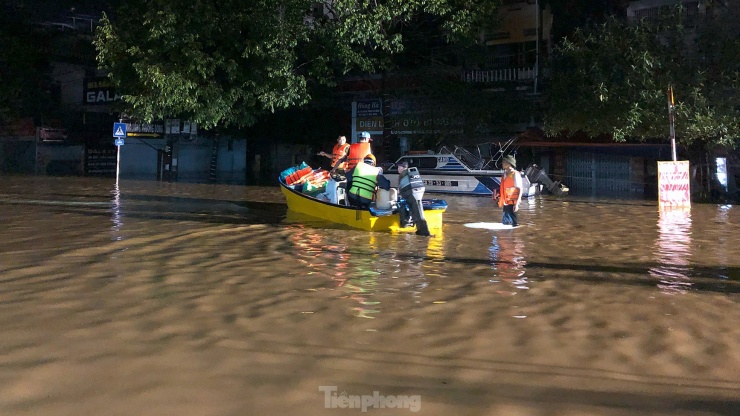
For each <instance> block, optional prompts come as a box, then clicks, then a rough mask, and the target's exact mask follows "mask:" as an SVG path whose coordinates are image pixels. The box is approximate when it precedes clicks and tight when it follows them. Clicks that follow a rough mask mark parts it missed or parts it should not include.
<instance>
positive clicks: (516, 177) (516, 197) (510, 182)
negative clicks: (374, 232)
mask: <svg viewBox="0 0 740 416" xmlns="http://www.w3.org/2000/svg"><path fill="white" fill-rule="evenodd" d="M501 164H502V166H503V168H504V175H503V176H502V177H501V186H500V188H499V193H498V206H499V207H501V208H503V217H502V219H501V222H502V223H503V224H510V225H512V226H514V227H516V226H518V225H519V219H518V218H517V214H516V213H517V211H519V204H520V203H521V202H522V175H521V174H520V173H519V172H518V171H517V170H516V159H515V158H514V156H512V155H506V156H504V159H503V161H502V163H501Z"/></svg>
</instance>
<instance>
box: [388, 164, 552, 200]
mask: <svg viewBox="0 0 740 416" xmlns="http://www.w3.org/2000/svg"><path fill="white" fill-rule="evenodd" d="M419 173H420V174H421V177H422V180H423V181H424V187H425V188H426V191H427V192H433V193H440V194H459V195H481V196H491V195H493V191H492V189H498V187H499V184H500V183H501V182H500V181H501V175H502V171H490V170H488V171H479V172H475V171H466V172H454V173H452V172H444V171H438V170H434V169H425V170H421V169H420V170H419ZM383 176H385V177H386V178H388V180H390V182H391V186H393V187H397V186H398V174H397V173H396V174H394V173H391V172H386V173H384V174H383ZM526 185H529V182H528V181H527V183H526V184H525V189H524V193H523V194H522V196H523V197H530V196H535V195H536V194H537V193H538V187H539V186H538V185H537V184H534V185H529V186H526Z"/></svg>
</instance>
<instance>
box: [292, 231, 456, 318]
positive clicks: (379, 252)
mask: <svg viewBox="0 0 740 416" xmlns="http://www.w3.org/2000/svg"><path fill="white" fill-rule="evenodd" d="M288 240H289V241H290V242H291V243H292V244H293V245H294V246H295V249H294V250H292V252H293V253H295V254H294V255H295V259H296V260H297V261H298V262H300V263H301V264H302V265H303V269H305V270H306V271H307V273H306V274H307V275H323V276H327V277H328V278H329V279H331V280H332V281H334V282H335V285H336V288H338V289H340V290H342V291H343V293H344V295H343V297H344V298H346V299H350V300H352V301H353V304H354V306H352V307H351V310H352V314H353V315H354V316H357V317H361V318H374V317H375V316H377V314H378V313H380V312H381V310H382V309H381V302H380V300H378V296H379V295H380V294H381V293H384V294H388V293H392V294H394V295H396V296H410V297H411V298H412V299H413V302H414V303H419V302H420V301H419V299H420V298H421V294H422V292H423V291H424V289H426V288H427V287H428V286H429V279H430V278H433V277H434V276H438V277H440V276H441V275H440V274H439V263H441V262H443V261H444V259H445V257H444V256H445V252H444V239H443V236H442V233H441V231H440V232H438V233H437V234H436V235H434V236H432V237H420V236H416V235H414V234H412V233H398V234H387V233H372V232H369V233H366V234H364V235H363V236H360V237H356V238H353V239H352V242H351V244H341V243H337V242H336V241H330V240H332V238H331V237H329V235H328V234H327V233H326V231H325V230H323V229H314V228H311V227H308V226H305V225H303V224H294V225H292V226H291V233H290V236H289V237H288Z"/></svg>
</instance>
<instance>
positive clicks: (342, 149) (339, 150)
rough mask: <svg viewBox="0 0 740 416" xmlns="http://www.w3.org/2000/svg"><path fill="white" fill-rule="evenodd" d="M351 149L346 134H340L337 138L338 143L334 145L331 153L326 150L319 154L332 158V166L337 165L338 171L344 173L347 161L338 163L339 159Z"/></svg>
mask: <svg viewBox="0 0 740 416" xmlns="http://www.w3.org/2000/svg"><path fill="white" fill-rule="evenodd" d="M348 150H349V144H347V138H346V137H345V136H339V137H338V138H337V144H335V145H334V149H332V152H331V154H328V153H326V152H323V151H321V152H319V153H318V155H319V156H326V157H328V158H330V159H331V166H332V167H334V166H337V172H339V173H344V172H345V171H346V170H347V162H342V163H339V164H337V162H339V159H341V158H343V157H344V156H345V155H346V154H347V151H348Z"/></svg>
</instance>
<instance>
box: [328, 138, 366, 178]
mask: <svg viewBox="0 0 740 416" xmlns="http://www.w3.org/2000/svg"><path fill="white" fill-rule="evenodd" d="M372 140H373V139H372V138H371V137H370V133H368V132H366V131H363V132H362V134H361V135H360V141H359V142H357V143H352V144H351V145H349V148H348V149H347V153H346V154H345V155H344V157H341V158H339V160H337V162H336V163H335V164H334V166H332V169H331V173H334V172H335V171H336V170H337V166H338V164H340V163H343V162H347V167H346V168H345V170H346V171H348V172H349V171H350V170H352V169H353V168H354V167H355V166H357V164H358V163H360V162H362V160H363V159H365V156H367V155H372V153H373V151H372V149H371V148H370V142H371V141H372ZM373 157H374V156H373Z"/></svg>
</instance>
